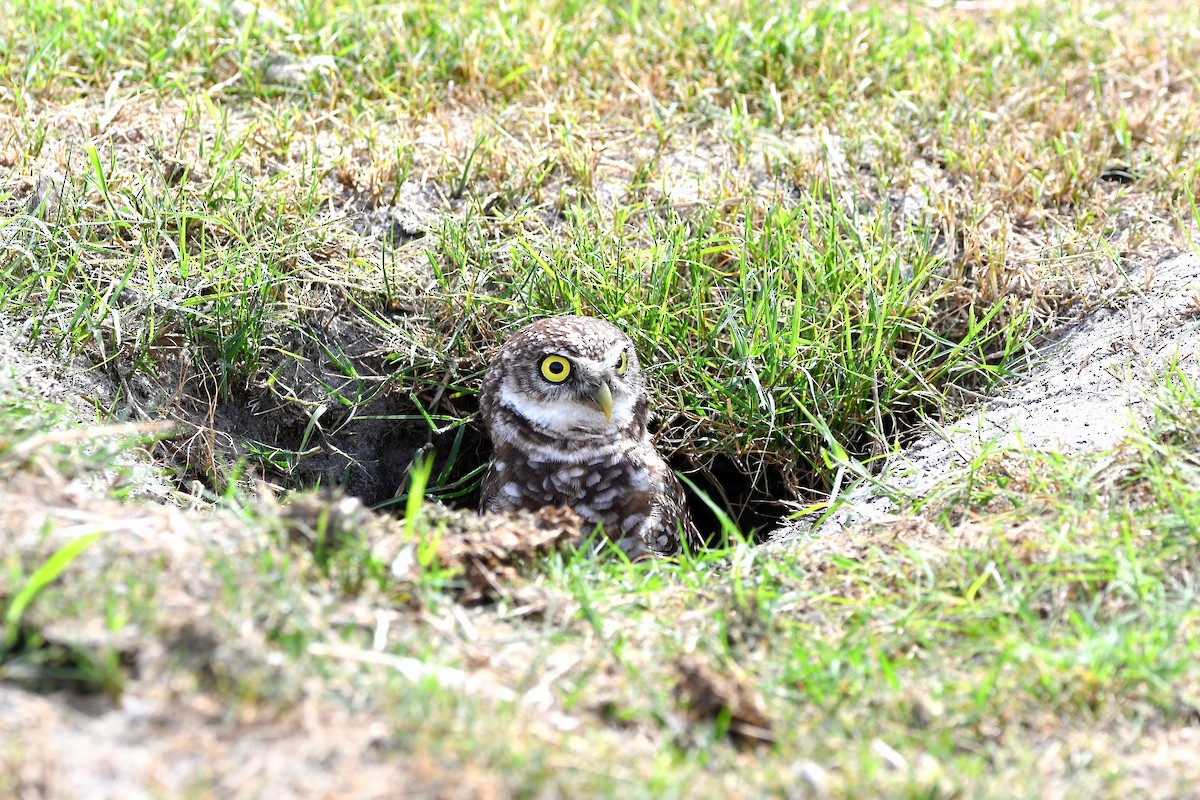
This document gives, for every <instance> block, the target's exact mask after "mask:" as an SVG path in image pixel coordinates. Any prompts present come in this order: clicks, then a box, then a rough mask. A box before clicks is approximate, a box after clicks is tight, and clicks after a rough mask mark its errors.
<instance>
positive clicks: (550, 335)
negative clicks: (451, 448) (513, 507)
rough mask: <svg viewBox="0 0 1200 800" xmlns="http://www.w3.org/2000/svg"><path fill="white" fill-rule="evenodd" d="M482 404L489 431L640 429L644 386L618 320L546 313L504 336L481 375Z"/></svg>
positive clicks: (606, 432)
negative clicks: (617, 323)
mask: <svg viewBox="0 0 1200 800" xmlns="http://www.w3.org/2000/svg"><path fill="white" fill-rule="evenodd" d="M480 409H481V411H482V413H483V418H484V421H485V422H487V424H488V426H489V427H490V428H491V431H492V436H493V438H497V437H498V438H499V439H501V440H506V441H514V440H515V439H517V438H518V434H520V435H521V438H524V439H526V440H528V439H529V438H530V434H534V435H537V434H540V435H542V436H546V437H550V438H553V439H555V440H560V441H561V440H571V439H576V440H585V439H587V440H594V439H596V438H598V437H604V436H615V435H616V434H618V433H626V434H628V433H631V432H634V433H636V432H637V429H640V430H642V431H644V430H645V425H646V409H647V402H646V389H645V383H644V382H643V379H642V369H641V366H640V365H639V364H638V359H637V353H635V352H634V349H633V342H632V341H630V339H629V337H628V336H626V335H625V334H624V333H622V332H621V330H620V329H619V328H618V327H617V326H615V325H613V324H612V323H609V322H605V321H604V320H601V319H596V318H593V317H576V316H562V317H551V318H549V319H543V320H539V321H537V322H534V323H532V324H530V325H528V326H526V327H524V328H522V329H521V330H520V331H518V332H517V333H515V334H514V335H513V336H512V337H511V338H510V339H509V340H508V341H507V342H505V344H504V346H503V347H502V348H501V349H500V352H499V353H498V354H497V356H496V358H495V359H494V360H493V361H492V364H491V366H490V367H489V368H488V371H487V375H486V376H485V377H484V385H483V391H481V393H480ZM515 425H520V427H521V430H519V431H518V430H510V429H511V428H513V426H515ZM526 426H527V427H526ZM631 429H633V430H631Z"/></svg>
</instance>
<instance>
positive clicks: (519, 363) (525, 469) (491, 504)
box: [479, 316, 699, 559]
mask: <svg viewBox="0 0 1200 800" xmlns="http://www.w3.org/2000/svg"><path fill="white" fill-rule="evenodd" d="M479 406H480V409H481V411H482V412H483V420H484V422H486V423H487V426H488V430H489V431H490V433H491V437H492V449H493V453H492V466H491V469H489V470H488V473H487V475H486V476H485V477H484V479H483V497H482V499H481V501H480V505H481V507H482V509H483V510H484V511H508V510H512V509H519V508H524V509H531V510H532V509H538V508H542V507H544V506H568V507H570V508H572V509H574V511H575V513H577V514H578V515H579V516H580V517H581V518H582V519H583V521H584V524H585V525H586V526H587V528H588V530H589V531H590V530H592V529H594V528H595V526H596V525H597V524H602V525H603V526H604V532H605V534H606V535H607V536H608V537H609V538H610V539H612V540H613V541H615V542H616V543H617V544H618V545H619V546H620V548H621V549H622V550H623V551H625V553H626V555H628V556H629V558H630V559H636V558H640V557H643V556H647V555H652V554H666V555H669V554H673V553H678V552H679V550H680V547H681V540H680V534H681V533H682V535H683V536H686V537H687V538H688V541H689V543H691V544H695V543H696V542H697V540H698V538H699V537H698V536H697V534H696V528H695V526H694V525H693V524H692V520H691V517H690V516H689V515H688V512H687V507H686V506H685V504H684V497H683V487H682V486H681V485H680V483H679V479H678V478H676V477H675V473H673V472H671V470H670V468H669V467H668V466H667V464H666V462H665V461H663V459H662V456H660V455H659V454H658V453H657V452H656V451H655V450H654V445H653V444H652V443H651V441H650V434H649V432H648V431H647V430H646V423H647V420H648V418H649V413H650V411H649V403H648V398H647V396H646V385H645V383H644V381H643V379H642V370H641V367H640V366H638V359H637V354H636V353H635V352H634V349H633V342H631V341H630V340H629V337H628V336H626V335H625V334H624V333H622V332H621V331H620V329H619V328H617V327H616V326H615V325H612V324H611V323H608V322H605V321H604V320H600V319H595V318H592V317H570V316H564V317H553V318H551V319H544V320H541V321H539V322H535V323H533V324H532V325H529V326H527V327H525V328H522V329H521V330H520V331H518V332H517V333H516V334H514V335H513V337H512V338H511V339H509V340H508V342H506V343H505V345H504V347H502V348H501V349H500V353H499V354H498V355H497V356H496V358H495V360H494V361H492V364H491V366H490V367H489V368H488V371H487V375H486V376H484V379H483V388H482V390H481V391H480V393H479Z"/></svg>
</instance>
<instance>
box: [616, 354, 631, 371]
mask: <svg viewBox="0 0 1200 800" xmlns="http://www.w3.org/2000/svg"><path fill="white" fill-rule="evenodd" d="M627 366H629V355H628V354H627V353H626V352H625V351H624V350H622V351H621V357H620V358H619V359H618V360H617V374H618V375H624V374H625V368H626V367H627Z"/></svg>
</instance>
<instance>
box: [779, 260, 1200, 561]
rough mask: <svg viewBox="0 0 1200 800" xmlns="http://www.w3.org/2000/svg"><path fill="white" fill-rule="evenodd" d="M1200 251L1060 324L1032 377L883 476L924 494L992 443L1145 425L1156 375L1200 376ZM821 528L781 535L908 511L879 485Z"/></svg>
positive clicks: (925, 439) (1096, 434) (1054, 445)
mask: <svg viewBox="0 0 1200 800" xmlns="http://www.w3.org/2000/svg"><path fill="white" fill-rule="evenodd" d="M1198 353H1200V257H1197V256H1195V255H1193V254H1190V253H1189V254H1182V255H1176V256H1174V257H1171V258H1168V259H1166V260H1164V261H1162V262H1160V263H1159V264H1157V265H1150V266H1146V267H1143V268H1141V269H1139V270H1137V271H1136V272H1134V273H1132V274H1131V275H1129V278H1128V283H1127V285H1126V286H1125V287H1124V288H1123V289H1121V290H1119V291H1117V292H1114V293H1113V296H1112V297H1111V298H1110V299H1109V300H1108V302H1106V303H1105V304H1103V305H1102V306H1101V307H1099V308H1097V309H1095V310H1094V311H1092V312H1091V313H1090V314H1088V315H1087V316H1085V317H1083V318H1082V319H1080V320H1078V321H1076V322H1074V323H1071V324H1068V325H1065V326H1063V327H1062V328H1060V329H1059V330H1057V331H1056V332H1055V333H1054V334H1053V335H1052V336H1051V337H1050V338H1049V339H1048V340H1047V341H1045V342H1043V343H1042V344H1041V346H1040V352H1039V353H1038V354H1037V355H1035V356H1033V357H1032V359H1031V363H1030V365H1029V368H1028V371H1027V373H1026V375H1025V376H1023V377H1021V378H1020V379H1018V380H1015V381H1013V382H1012V383H1011V384H1010V385H1008V386H1007V387H1005V388H1004V389H1002V390H1000V391H999V392H997V393H995V395H994V396H990V397H987V398H985V399H983V400H981V402H980V403H979V407H978V408H977V410H975V411H974V412H972V413H970V414H968V415H966V416H965V417H963V418H962V419H960V420H958V421H957V422H955V423H954V424H952V425H948V426H945V427H943V426H940V425H937V424H936V423H929V424H928V425H927V426H926V427H927V433H925V434H924V435H922V436H921V437H920V438H918V439H917V440H916V441H915V442H914V443H913V444H912V445H911V446H909V447H908V448H906V449H905V450H903V451H902V452H900V453H898V454H896V455H894V456H893V457H891V458H890V459H889V460H888V462H887V464H886V466H885V467H884V469H883V471H882V474H881V476H880V482H881V483H886V484H890V485H891V486H892V487H894V488H895V489H898V490H900V493H901V494H903V495H905V496H908V497H912V498H919V497H923V496H924V495H925V494H926V493H927V492H928V491H929V490H930V489H932V488H933V487H934V486H936V485H937V484H938V483H939V482H941V481H944V480H946V479H947V478H950V477H952V476H953V475H954V474H955V473H956V472H957V471H960V470H961V469H962V468H963V467H964V466H965V465H966V464H968V463H969V462H970V461H971V460H972V459H973V458H975V457H976V456H977V455H978V454H980V453H981V452H983V451H984V450H985V449H988V450H991V451H999V450H1003V449H1005V448H1008V447H1013V446H1016V445H1018V444H1022V445H1024V446H1026V447H1033V448H1036V449H1041V450H1047V451H1053V452H1058V453H1063V454H1079V453H1085V452H1095V451H1100V450H1104V449H1107V448H1111V447H1113V446H1115V445H1117V444H1119V443H1120V441H1121V440H1122V439H1123V438H1125V436H1126V435H1127V434H1128V432H1129V430H1130V427H1131V426H1140V425H1143V424H1144V423H1145V421H1146V417H1147V414H1148V413H1149V409H1150V402H1149V399H1150V397H1151V396H1152V395H1153V392H1154V384H1155V381H1156V380H1157V379H1158V378H1159V377H1160V376H1161V375H1162V374H1163V372H1164V371H1165V370H1167V369H1168V368H1169V366H1170V365H1171V364H1173V363H1175V364H1178V367H1179V369H1180V370H1181V371H1183V372H1185V373H1186V374H1188V375H1189V376H1191V377H1193V378H1195V377H1196V376H1197V375H1200V363H1198V362H1197V354H1198ZM842 500H843V502H844V505H843V506H842V507H841V508H840V509H839V510H838V511H837V512H835V513H834V514H833V515H831V516H830V517H829V518H828V519H827V520H825V521H824V522H822V523H821V524H820V525H817V526H815V527H814V525H813V523H812V522H811V521H802V522H799V523H796V524H793V525H788V526H784V527H783V528H781V529H780V530H779V531H777V532H776V534H775V535H774V537H773V540H774V541H777V542H787V541H789V540H792V539H796V538H798V537H803V538H805V539H807V538H809V537H812V536H814V535H815V536H827V535H831V534H835V533H837V532H839V531H842V530H845V529H846V528H847V527H849V526H851V525H853V524H855V523H856V522H860V521H864V520H865V521H887V520H889V519H892V518H893V516H894V514H895V513H896V512H898V511H900V509H899V508H898V506H897V503H896V502H895V501H894V500H893V499H890V498H889V496H887V495H885V494H884V493H883V492H881V491H879V490H877V489H876V488H874V487H872V486H870V485H864V486H861V487H859V488H857V489H854V490H852V491H851V492H849V493H848V494H847V495H845V496H843V498H842Z"/></svg>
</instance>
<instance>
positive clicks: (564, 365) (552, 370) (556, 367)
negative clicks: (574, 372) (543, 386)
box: [542, 356, 571, 383]
mask: <svg viewBox="0 0 1200 800" xmlns="http://www.w3.org/2000/svg"><path fill="white" fill-rule="evenodd" d="M570 374H571V362H570V361H567V360H566V359H565V358H563V357H562V356H546V357H545V358H543V359H542V377H543V378H545V379H546V380H548V381H550V382H551V383H562V382H563V381H565V380H566V379H567V376H568V375H570Z"/></svg>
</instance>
